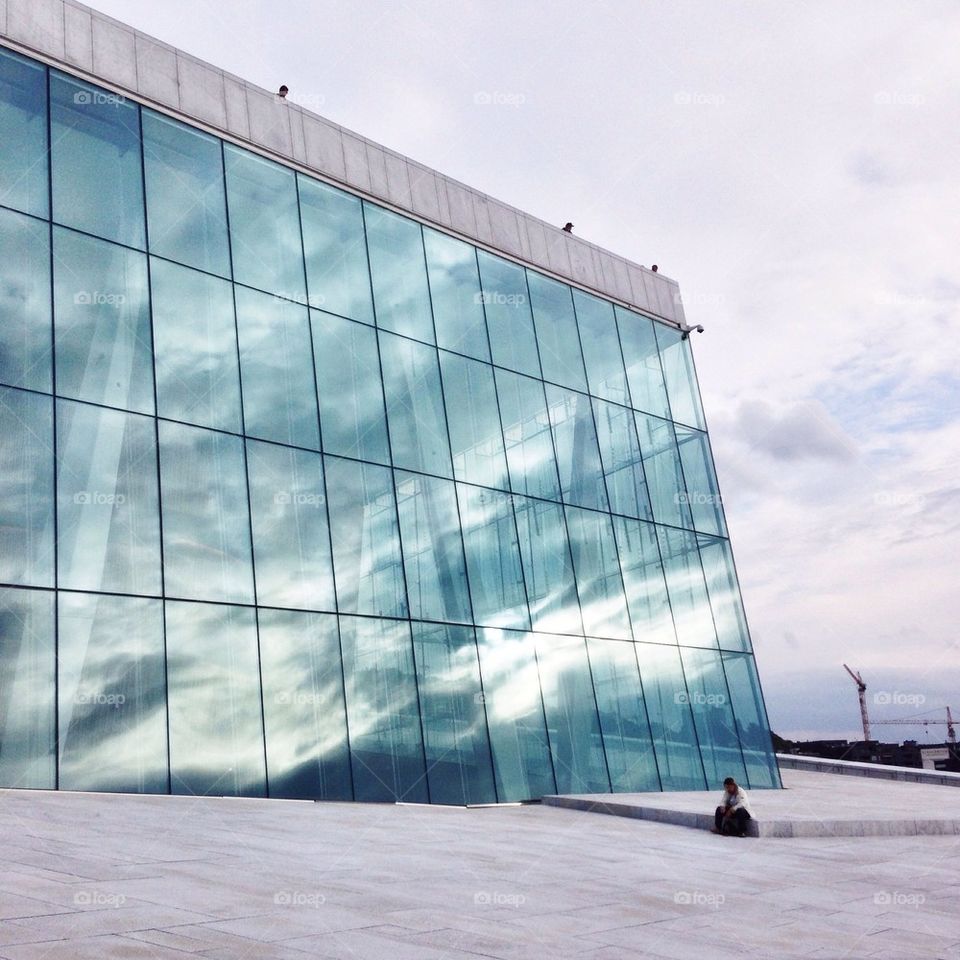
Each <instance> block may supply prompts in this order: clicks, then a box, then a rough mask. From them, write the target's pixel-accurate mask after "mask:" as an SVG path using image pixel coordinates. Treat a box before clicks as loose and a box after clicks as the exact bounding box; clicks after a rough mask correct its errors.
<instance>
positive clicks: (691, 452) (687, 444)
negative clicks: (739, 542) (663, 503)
mask: <svg viewBox="0 0 960 960" xmlns="http://www.w3.org/2000/svg"><path fill="white" fill-rule="evenodd" d="M676 431H677V446H678V448H679V450H680V462H681V463H682V464H683V476H684V481H685V484H686V495H685V498H684V499H685V500H686V502H687V504H688V505H689V507H690V512H691V514H692V515H693V526H694V528H695V529H696V530H702V531H703V532H704V533H714V534H716V535H717V536H720V537H723V536H726V534H727V525H726V523H725V522H724V519H723V505H722V502H721V499H720V490H719V488H718V487H717V476H716V474H715V473H714V471H713V457H712V456H711V454H710V442H709V441H708V440H707V435H706V434H705V433H701V432H700V431H699V430H691V429H689V427H681V426H679V425H677V427H676Z"/></svg>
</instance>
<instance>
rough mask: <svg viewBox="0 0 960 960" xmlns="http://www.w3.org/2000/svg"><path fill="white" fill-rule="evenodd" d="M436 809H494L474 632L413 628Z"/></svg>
mask: <svg viewBox="0 0 960 960" xmlns="http://www.w3.org/2000/svg"><path fill="white" fill-rule="evenodd" d="M412 626H413V651H414V659H415V660H416V667H417V687H418V690H419V693H420V716H421V719H422V723H423V745H424V751H425V753H426V757H427V781H428V782H429V785H430V801H431V803H451V804H468V803H495V802H496V800H497V793H496V787H495V785H494V778H493V764H492V762H491V757H490V741H489V738H488V736H487V722H486V717H485V715H484V709H483V699H484V698H483V691H482V689H481V686H480V663H479V660H478V657H477V643H476V640H475V638H474V633H473V627H454V626H447V625H441V624H434V623H414V624H413V625H412Z"/></svg>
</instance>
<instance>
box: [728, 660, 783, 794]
mask: <svg viewBox="0 0 960 960" xmlns="http://www.w3.org/2000/svg"><path fill="white" fill-rule="evenodd" d="M721 656H722V658H723V668H724V671H725V673H726V675H727V687H728V688H729V690H730V703H731V706H732V707H733V713H734V716H735V717H736V721H737V730H738V732H739V734H740V745H741V747H742V749H743V757H744V760H745V761H746V765H747V781H748V783H749V785H750V786H751V787H779V786H780V785H781V784H780V772H779V770H778V769H777V760H776V757H775V756H774V754H773V747H772V744H771V738H770V724H769V723H768V722H767V713H766V710H764V708H763V697H762V696H761V694H760V682H759V680H758V679H757V669H756V666H755V665H754V662H753V657H751V656H747V655H746V654H742V653H729V652H727V651H724V652H723V653H721Z"/></svg>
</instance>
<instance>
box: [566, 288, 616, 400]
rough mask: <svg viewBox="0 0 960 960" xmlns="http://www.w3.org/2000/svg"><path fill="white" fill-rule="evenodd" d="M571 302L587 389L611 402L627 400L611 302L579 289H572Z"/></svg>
mask: <svg viewBox="0 0 960 960" xmlns="http://www.w3.org/2000/svg"><path fill="white" fill-rule="evenodd" d="M573 305H574V309H575V310H576V313H577V326H578V327H579V328H580V343H581V345H582V347H583V362H584V365H585V366H586V368H587V383H588V384H589V386H590V393H592V394H593V396H595V397H601V398H602V399H604V400H612V401H613V402H614V403H623V404H629V403H630V393H629V391H628V390H627V375H626V372H625V370H624V368H623V357H622V356H621V354H620V338H619V337H618V336H617V320H616V317H615V316H614V313H613V304H612V303H610V302H609V301H607V300H601V299H599V297H592V296H590V294H589V293H584V292H583V291H582V290H574V291H573Z"/></svg>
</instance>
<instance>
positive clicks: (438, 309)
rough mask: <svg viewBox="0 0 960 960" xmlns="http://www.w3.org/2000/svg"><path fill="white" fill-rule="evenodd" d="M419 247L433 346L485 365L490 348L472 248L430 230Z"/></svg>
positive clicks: (475, 260) (427, 230)
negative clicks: (424, 259) (434, 339)
mask: <svg viewBox="0 0 960 960" xmlns="http://www.w3.org/2000/svg"><path fill="white" fill-rule="evenodd" d="M423 244H424V248H425V249H426V253H427V274H428V276H429V278H430V297H431V300H432V302H433V321H434V324H435V325H436V328H437V346H439V347H442V348H443V349H444V350H454V351H456V352H457V353H465V354H467V355H468V356H471V357H476V358H477V359H478V360H486V361H487V362H488V363H489V362H490V345H489V344H488V343H487V324H486V321H485V320H484V316H483V298H482V297H481V295H480V274H479V272H478V270H477V254H476V250H475V248H474V247H472V246H470V244H467V243H464V242H463V241H462V240H456V239H455V238H454V237H448V236H446V234H443V233H437V231H436V230H430V229H424V231H423Z"/></svg>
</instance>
